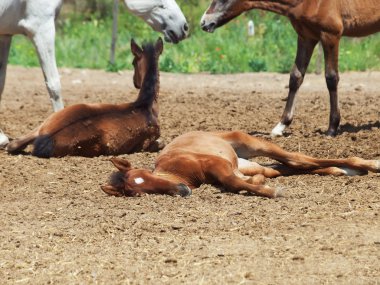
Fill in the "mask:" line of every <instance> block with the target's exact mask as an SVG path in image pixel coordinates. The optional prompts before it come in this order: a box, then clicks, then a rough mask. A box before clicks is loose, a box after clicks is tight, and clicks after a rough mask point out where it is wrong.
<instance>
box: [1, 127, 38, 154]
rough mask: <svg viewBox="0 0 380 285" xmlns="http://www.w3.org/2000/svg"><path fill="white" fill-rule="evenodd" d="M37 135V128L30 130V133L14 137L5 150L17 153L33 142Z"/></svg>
mask: <svg viewBox="0 0 380 285" xmlns="http://www.w3.org/2000/svg"><path fill="white" fill-rule="evenodd" d="M37 136H38V129H36V130H34V131H32V132H31V133H29V134H27V135H25V136H23V137H21V138H19V139H15V140H13V141H11V142H10V143H9V144H8V145H7V147H6V150H7V151H8V152H9V153H12V154H15V153H18V152H20V151H22V150H23V149H24V148H26V147H27V146H28V145H29V144H31V143H33V142H34V140H35V139H36V138H37Z"/></svg>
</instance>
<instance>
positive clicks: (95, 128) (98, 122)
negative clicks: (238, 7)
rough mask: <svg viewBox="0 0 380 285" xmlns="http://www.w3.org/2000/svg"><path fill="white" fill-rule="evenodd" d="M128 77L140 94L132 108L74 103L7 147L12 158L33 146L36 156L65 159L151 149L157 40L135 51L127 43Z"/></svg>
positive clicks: (160, 44)
mask: <svg viewBox="0 0 380 285" xmlns="http://www.w3.org/2000/svg"><path fill="white" fill-rule="evenodd" d="M131 50H132V53H133V55H134V60H133V65H134V77H133V82H134V85H135V87H136V88H139V89H140V92H139V95H138V98H137V100H136V101H135V102H133V103H124V104H120V105H112V104H78V105H73V106H69V107H67V108H65V109H63V110H61V111H59V112H57V113H54V114H52V115H51V116H50V117H49V118H47V119H46V120H45V122H43V123H42V125H41V126H39V127H38V128H37V129H35V130H34V131H32V132H31V133H29V134H28V135H26V136H24V137H21V138H19V139H16V140H14V141H12V142H11V143H9V144H8V146H7V150H8V152H10V153H17V152H19V151H21V150H23V149H24V148H25V147H26V146H27V145H29V144H31V143H33V145H34V149H33V152H32V154H33V155H35V156H38V157H45V158H48V157H62V156H65V155H78V156H87V157H93V156H99V155H117V154H122V153H132V152H136V151H143V150H147V151H153V150H157V148H158V144H157V141H156V140H157V139H158V137H159V136H160V127H159V124H158V106H157V97H158V92H159V67H158V59H159V56H160V54H161V53H162V50H163V42H162V40H161V38H159V39H158V40H157V42H156V44H155V45H153V44H147V45H145V46H143V48H140V47H139V46H138V45H137V44H136V43H135V42H134V40H132V41H131Z"/></svg>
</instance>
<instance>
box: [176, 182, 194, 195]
mask: <svg viewBox="0 0 380 285" xmlns="http://www.w3.org/2000/svg"><path fill="white" fill-rule="evenodd" d="M177 188H178V191H179V195H181V197H187V196H190V195H191V194H192V191H191V189H190V188H189V187H188V186H186V185H185V184H183V183H181V184H178V186H177Z"/></svg>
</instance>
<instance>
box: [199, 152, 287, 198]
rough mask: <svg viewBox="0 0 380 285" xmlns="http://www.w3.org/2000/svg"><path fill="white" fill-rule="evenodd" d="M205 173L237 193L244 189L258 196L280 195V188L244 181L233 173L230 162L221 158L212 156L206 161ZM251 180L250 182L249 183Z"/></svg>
mask: <svg viewBox="0 0 380 285" xmlns="http://www.w3.org/2000/svg"><path fill="white" fill-rule="evenodd" d="M204 168H205V169H206V175H207V176H211V178H212V179H213V180H216V181H218V182H219V183H220V184H221V185H223V186H224V187H225V189H226V190H227V191H229V192H233V193H238V192H239V191H242V190H245V191H248V192H250V193H254V194H256V195H258V196H263V197H268V198H275V197H280V196H282V193H281V190H280V189H274V188H271V187H269V186H265V185H255V183H257V182H258V181H244V180H243V179H242V178H239V177H238V176H236V175H235V173H234V171H233V169H232V166H231V164H230V163H229V162H228V161H226V160H224V159H222V158H217V157H215V158H213V159H212V160H208V161H207V165H206V166H205V167H204ZM250 182H251V183H250Z"/></svg>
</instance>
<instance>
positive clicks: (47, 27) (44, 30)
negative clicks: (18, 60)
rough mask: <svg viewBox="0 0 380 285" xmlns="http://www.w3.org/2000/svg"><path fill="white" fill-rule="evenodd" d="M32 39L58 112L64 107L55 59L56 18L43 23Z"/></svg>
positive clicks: (54, 106) (54, 107) (53, 103)
mask: <svg viewBox="0 0 380 285" xmlns="http://www.w3.org/2000/svg"><path fill="white" fill-rule="evenodd" d="M31 40H32V42H33V43H34V45H35V47H36V50H37V53H38V57H39V59H40V64H41V68H42V71H43V73H44V77H45V82H46V87H47V89H48V91H49V95H50V100H51V102H52V105H53V109H54V112H57V111H59V110H61V109H63V102H62V96H61V81H60V78H59V73H58V69H57V63H56V60H55V42H54V41H55V25H54V19H53V18H52V19H51V21H48V22H47V23H45V24H44V25H41V26H40V27H39V28H38V30H37V31H35V32H34V33H33V34H32V35H31Z"/></svg>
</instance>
